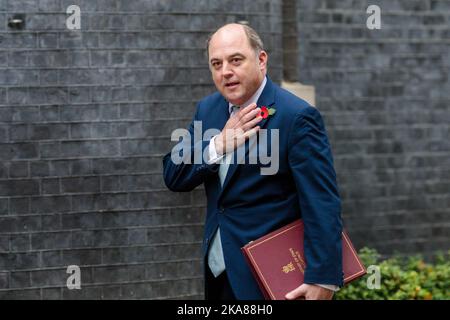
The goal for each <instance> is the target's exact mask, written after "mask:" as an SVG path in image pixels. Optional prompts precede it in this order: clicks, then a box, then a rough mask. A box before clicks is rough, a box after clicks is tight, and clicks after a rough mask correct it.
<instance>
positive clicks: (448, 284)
mask: <svg viewBox="0 0 450 320" xmlns="http://www.w3.org/2000/svg"><path fill="white" fill-rule="evenodd" d="M359 255H360V258H361V260H362V261H363V263H364V266H365V267H366V268H368V267H369V266H370V265H375V266H379V268H380V273H381V279H380V288H379V289H376V288H374V289H369V288H368V286H367V283H368V279H369V277H371V278H370V279H369V283H372V284H374V283H375V282H374V281H373V278H374V272H372V273H371V274H369V273H368V274H367V275H365V276H364V277H362V278H360V279H358V280H355V281H353V282H351V283H350V284H348V285H346V286H345V287H344V288H342V289H341V290H339V292H337V293H336V295H335V299H338V300H342V299H371V300H386V299H387V300H406V299H408V300H409V299H415V300H431V299H436V300H443V299H445V300H449V299H450V251H449V252H448V253H447V254H443V253H440V254H438V255H437V256H436V259H435V263H433V264H429V263H425V262H424V261H423V258H422V257H421V256H420V255H416V256H411V257H408V258H400V257H393V258H389V259H387V260H384V261H380V255H379V254H378V253H377V251H376V250H374V249H369V248H363V249H361V250H360V252H359Z"/></svg>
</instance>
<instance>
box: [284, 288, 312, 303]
mask: <svg viewBox="0 0 450 320" xmlns="http://www.w3.org/2000/svg"><path fill="white" fill-rule="evenodd" d="M306 291H307V290H306V287H305V286H304V285H303V284H302V285H301V286H300V287H298V288H296V289H294V290H292V291H291V292H288V293H287V294H286V296H285V298H286V299H287V300H294V299H298V298H300V297H305V296H306Z"/></svg>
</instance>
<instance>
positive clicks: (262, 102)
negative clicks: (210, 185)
mask: <svg viewBox="0 0 450 320" xmlns="http://www.w3.org/2000/svg"><path fill="white" fill-rule="evenodd" d="M274 103H275V86H274V84H273V83H272V81H271V80H270V79H269V77H267V83H266V86H265V87H264V90H263V92H262V93H261V96H260V97H259V99H258V101H257V103H256V104H257V106H258V107H262V106H266V107H270V106H272V105H273V104H274ZM269 119H270V116H269V117H267V118H266V119H263V120H261V121H260V122H259V123H258V125H259V126H260V128H261V129H263V128H265V126H266V125H267V122H268V121H269ZM225 123H226V121H225ZM224 126H225V124H224ZM222 128H223V127H222ZM248 142H249V140H247V141H246V143H245V144H243V145H242V146H241V147H240V148H244V147H246V150H245V152H236V151H235V154H234V159H233V160H234V161H233V163H232V164H230V166H229V167H228V172H227V175H226V177H225V181H224V183H223V186H222V191H221V193H220V195H219V199H220V197H221V195H222V194H223V191H224V190H225V189H226V187H227V186H228V184H229V182H230V180H231V178H232V177H233V175H234V173H235V172H236V170H237V168H238V164H239V163H241V164H243V163H244V159H245V157H246V156H247V154H248V153H249V151H250V148H253V147H256V146H251V147H249V146H248ZM236 154H238V155H239V156H240V157H239V158H237V157H236Z"/></svg>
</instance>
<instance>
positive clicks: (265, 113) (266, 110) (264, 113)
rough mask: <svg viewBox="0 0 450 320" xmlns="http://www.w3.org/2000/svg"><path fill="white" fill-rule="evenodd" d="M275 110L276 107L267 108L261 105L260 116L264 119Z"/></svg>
mask: <svg viewBox="0 0 450 320" xmlns="http://www.w3.org/2000/svg"><path fill="white" fill-rule="evenodd" d="M275 112H277V109H275V108H267V107H266V106H262V107H261V117H262V118H263V119H266V118H267V117H268V116H271V115H273V114H275Z"/></svg>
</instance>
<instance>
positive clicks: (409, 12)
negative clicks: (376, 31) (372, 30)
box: [300, 6, 449, 23]
mask: <svg viewBox="0 0 450 320" xmlns="http://www.w3.org/2000/svg"><path fill="white" fill-rule="evenodd" d="M381 9H382V8H381ZM301 12H302V13H305V14H306V13H311V14H326V13H341V14H349V15H360V16H362V17H367V14H366V8H365V7H364V6H363V7H361V9H360V10H358V9H344V8H343V9H340V8H333V9H331V8H327V9H322V8H317V9H315V10H313V11H311V10H304V11H303V10H302V11H301ZM444 12H445V13H436V12H435V11H433V10H428V9H427V10H421V11H415V10H395V9H394V10H393V9H389V10H383V9H382V10H381V13H382V15H383V16H403V17H411V16H420V17H429V16H445V17H447V16H448V15H449V12H446V11H444ZM300 23H302V22H301V19H300Z"/></svg>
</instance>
